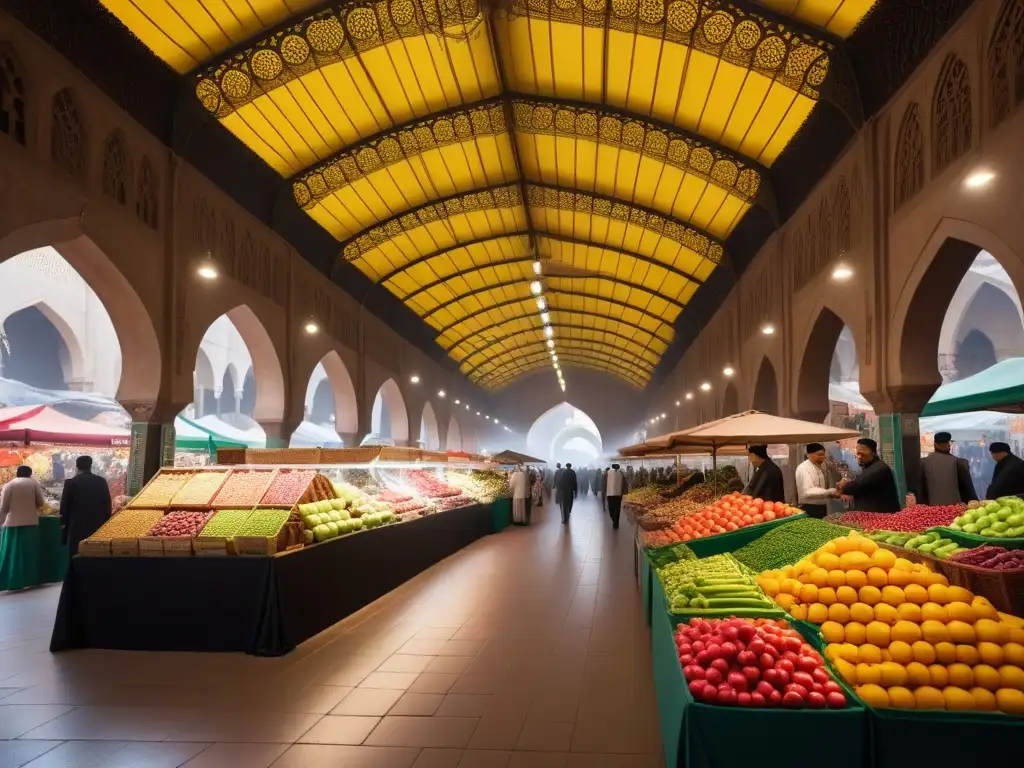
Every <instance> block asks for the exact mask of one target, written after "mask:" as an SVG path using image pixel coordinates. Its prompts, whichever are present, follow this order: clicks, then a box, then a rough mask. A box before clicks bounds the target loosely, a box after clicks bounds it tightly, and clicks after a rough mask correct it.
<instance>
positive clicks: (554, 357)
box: [551, 352, 558, 363]
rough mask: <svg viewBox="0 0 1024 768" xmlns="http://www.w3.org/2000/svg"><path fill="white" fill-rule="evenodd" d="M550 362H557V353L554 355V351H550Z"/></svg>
mask: <svg viewBox="0 0 1024 768" xmlns="http://www.w3.org/2000/svg"><path fill="white" fill-rule="evenodd" d="M551 362H553V363H557V362H558V355H556V354H555V353H554V352H552V353H551Z"/></svg>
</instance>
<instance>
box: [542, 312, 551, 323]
mask: <svg viewBox="0 0 1024 768" xmlns="http://www.w3.org/2000/svg"><path fill="white" fill-rule="evenodd" d="M540 321H541V322H542V323H544V324H547V323H550V322H551V314H550V313H549V312H541V313H540Z"/></svg>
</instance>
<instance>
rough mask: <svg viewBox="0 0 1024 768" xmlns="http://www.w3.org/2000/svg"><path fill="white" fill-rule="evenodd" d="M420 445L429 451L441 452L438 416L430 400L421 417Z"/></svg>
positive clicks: (426, 403)
mask: <svg viewBox="0 0 1024 768" xmlns="http://www.w3.org/2000/svg"><path fill="white" fill-rule="evenodd" d="M420 443H422V445H423V447H424V448H425V449H427V450H428V451H439V450H441V431H440V428H439V427H438V423H437V414H436V413H434V406H432V405H431V404H430V401H429V400H428V401H427V402H425V403H424V404H423V413H422V414H421V415H420Z"/></svg>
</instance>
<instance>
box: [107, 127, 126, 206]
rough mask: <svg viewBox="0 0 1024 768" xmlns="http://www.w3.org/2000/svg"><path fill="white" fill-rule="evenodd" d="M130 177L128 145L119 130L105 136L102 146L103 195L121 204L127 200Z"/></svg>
mask: <svg viewBox="0 0 1024 768" xmlns="http://www.w3.org/2000/svg"><path fill="white" fill-rule="evenodd" d="M130 178H131V162H130V160H129V158H128V147H127V146H126V145H125V140H124V136H122V135H121V132H120V131H114V132H113V133H112V134H110V136H109V137H107V143H106V144H104V146H103V195H104V196H105V197H109V198H110V199H111V200H114V201H116V202H118V203H120V204H121V205H124V204H125V203H127V202H128V180H129V179H130Z"/></svg>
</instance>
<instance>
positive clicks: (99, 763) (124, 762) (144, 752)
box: [25, 741, 209, 768]
mask: <svg viewBox="0 0 1024 768" xmlns="http://www.w3.org/2000/svg"><path fill="white" fill-rule="evenodd" d="M208 746H209V744H194V743H172V742H168V741H163V742H134V743H128V742H122V741H66V742H64V743H63V744H61V745H60V746H59V747H56V748H55V749H51V750H50V751H49V752H47V753H46V754H44V755H42V756H41V757H38V758H36V759H35V760H33V761H32V762H31V763H28V764H27V765H26V767H25V768H68V766H73V767H74V768H178V766H180V765H182V764H183V763H185V762H186V761H188V760H189V759H190V758H192V757H194V756H195V755H197V754H199V753H200V752H202V751H203V750H205V749H206V748H207V747H208Z"/></svg>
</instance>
